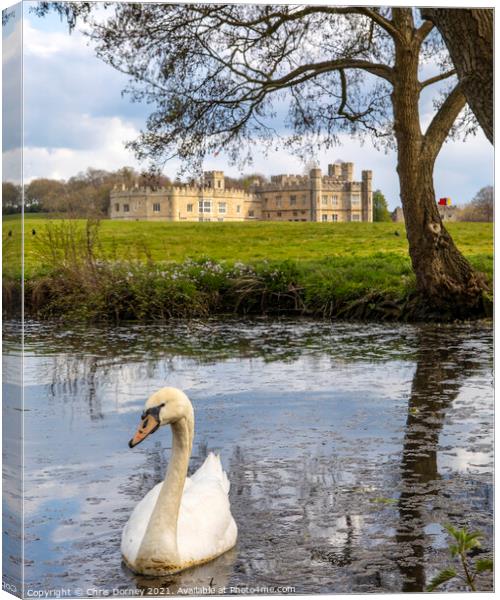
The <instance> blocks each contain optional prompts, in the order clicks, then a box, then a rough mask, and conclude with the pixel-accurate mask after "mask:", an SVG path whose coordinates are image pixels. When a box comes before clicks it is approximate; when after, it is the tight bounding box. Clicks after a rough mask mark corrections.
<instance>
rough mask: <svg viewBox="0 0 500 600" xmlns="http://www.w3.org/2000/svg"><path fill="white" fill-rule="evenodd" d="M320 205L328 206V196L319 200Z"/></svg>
mask: <svg viewBox="0 0 500 600" xmlns="http://www.w3.org/2000/svg"><path fill="white" fill-rule="evenodd" d="M321 204H322V205H323V206H326V205H327V204H328V196H323V197H322V198H321Z"/></svg>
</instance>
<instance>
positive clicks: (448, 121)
mask: <svg viewBox="0 0 500 600" xmlns="http://www.w3.org/2000/svg"><path fill="white" fill-rule="evenodd" d="M465 104H466V99H465V96H464V95H463V93H462V89H461V86H460V84H459V83H457V85H456V86H455V87H454V88H453V90H452V91H451V92H450V94H449V95H448V97H447V98H446V100H445V101H444V102H443V104H442V105H441V108H440V109H439V110H438V112H437V113H436V114H435V115H434V118H433V119H432V121H431V124H430V125H429V127H428V128H427V131H426V132H425V135H424V139H423V144H422V155H423V156H424V157H425V158H426V159H428V160H432V161H434V160H435V159H436V157H437V155H438V153H439V151H440V149H441V146H442V145H443V143H444V141H445V139H446V138H447V137H448V134H449V133H450V129H451V128H452V126H453V123H454V122H455V119H456V118H457V117H458V115H459V114H460V111H461V110H462V109H463V107H464V106H465Z"/></svg>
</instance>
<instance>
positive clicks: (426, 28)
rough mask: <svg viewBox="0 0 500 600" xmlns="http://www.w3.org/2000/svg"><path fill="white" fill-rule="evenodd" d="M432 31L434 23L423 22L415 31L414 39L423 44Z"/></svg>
mask: <svg viewBox="0 0 500 600" xmlns="http://www.w3.org/2000/svg"><path fill="white" fill-rule="evenodd" d="M433 29H434V23H433V22H432V21H424V22H423V23H422V25H420V27H419V28H418V29H417V33H416V38H417V39H418V40H419V41H420V42H423V41H424V40H425V38H426V37H427V36H428V35H429V33H430V32H431V31H432V30H433Z"/></svg>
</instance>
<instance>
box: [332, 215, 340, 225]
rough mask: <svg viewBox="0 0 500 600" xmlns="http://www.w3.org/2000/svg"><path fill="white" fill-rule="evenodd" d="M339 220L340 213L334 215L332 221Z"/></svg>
mask: <svg viewBox="0 0 500 600" xmlns="http://www.w3.org/2000/svg"><path fill="white" fill-rule="evenodd" d="M338 220H339V216H338V215H332V221H334V222H335V223H336V222H337V221H338Z"/></svg>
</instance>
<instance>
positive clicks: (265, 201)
mask: <svg viewBox="0 0 500 600" xmlns="http://www.w3.org/2000/svg"><path fill="white" fill-rule="evenodd" d="M264 204H265V205H266V206H267V198H264Z"/></svg>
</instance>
